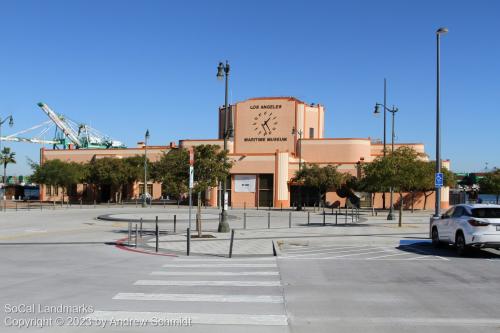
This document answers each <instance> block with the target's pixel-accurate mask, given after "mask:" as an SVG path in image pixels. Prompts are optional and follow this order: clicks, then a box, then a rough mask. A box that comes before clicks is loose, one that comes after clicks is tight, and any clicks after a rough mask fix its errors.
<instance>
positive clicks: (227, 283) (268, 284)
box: [134, 280, 281, 287]
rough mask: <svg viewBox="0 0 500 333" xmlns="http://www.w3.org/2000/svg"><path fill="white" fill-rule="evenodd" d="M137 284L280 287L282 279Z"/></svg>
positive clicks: (138, 283)
mask: <svg viewBox="0 0 500 333" xmlns="http://www.w3.org/2000/svg"><path fill="white" fill-rule="evenodd" d="M134 285H136V286H204V287H219V286H221V287H280V286H281V282H280V281H170V280H139V281H136V282H135V283H134Z"/></svg>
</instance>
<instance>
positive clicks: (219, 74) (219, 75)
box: [217, 62, 224, 80]
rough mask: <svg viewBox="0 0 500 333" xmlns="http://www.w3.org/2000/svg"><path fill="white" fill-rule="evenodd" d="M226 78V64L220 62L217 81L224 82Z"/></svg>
mask: <svg viewBox="0 0 500 333" xmlns="http://www.w3.org/2000/svg"><path fill="white" fill-rule="evenodd" d="M223 77H224V64H223V63H222V62H219V66H217V79H218V80H222V78H223Z"/></svg>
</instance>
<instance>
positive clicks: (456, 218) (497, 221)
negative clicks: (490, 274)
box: [430, 204, 500, 255]
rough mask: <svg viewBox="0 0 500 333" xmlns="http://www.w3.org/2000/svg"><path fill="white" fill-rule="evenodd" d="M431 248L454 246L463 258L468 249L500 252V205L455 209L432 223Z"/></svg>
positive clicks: (465, 206)
mask: <svg viewBox="0 0 500 333" xmlns="http://www.w3.org/2000/svg"><path fill="white" fill-rule="evenodd" d="M430 223H431V225H430V231H431V238H432V244H434V246H436V247H437V246H439V245H441V244H443V243H446V244H454V245H455V247H456V249H457V253H458V254H459V255H463V254H464V253H465V252H466V251H467V248H468V247H471V246H473V247H481V248H483V247H488V248H496V249H499V250H500V205H484V204H475V205H456V206H453V207H451V208H450V209H448V210H447V211H446V213H444V214H443V215H441V216H440V217H439V218H437V219H434V218H433V219H431V222H430Z"/></svg>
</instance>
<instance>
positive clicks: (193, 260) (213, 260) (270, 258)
mask: <svg viewBox="0 0 500 333" xmlns="http://www.w3.org/2000/svg"><path fill="white" fill-rule="evenodd" d="M173 261H176V262H177V261H180V262H196V261H200V262H235V263H237V262H249V261H276V258H275V257H263V258H238V259H232V258H206V259H204V258H199V259H198V258H192V259H191V258H190V259H187V258H173Z"/></svg>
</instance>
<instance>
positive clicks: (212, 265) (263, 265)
mask: <svg viewBox="0 0 500 333" xmlns="http://www.w3.org/2000/svg"><path fill="white" fill-rule="evenodd" d="M162 267H170V268H193V267H194V268H199V267H209V268H212V267H214V268H219V267H229V268H232V267H235V268H236V267H252V268H269V267H277V266H276V263H273V264H178V265H177V264H165V265H163V266H162Z"/></svg>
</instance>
